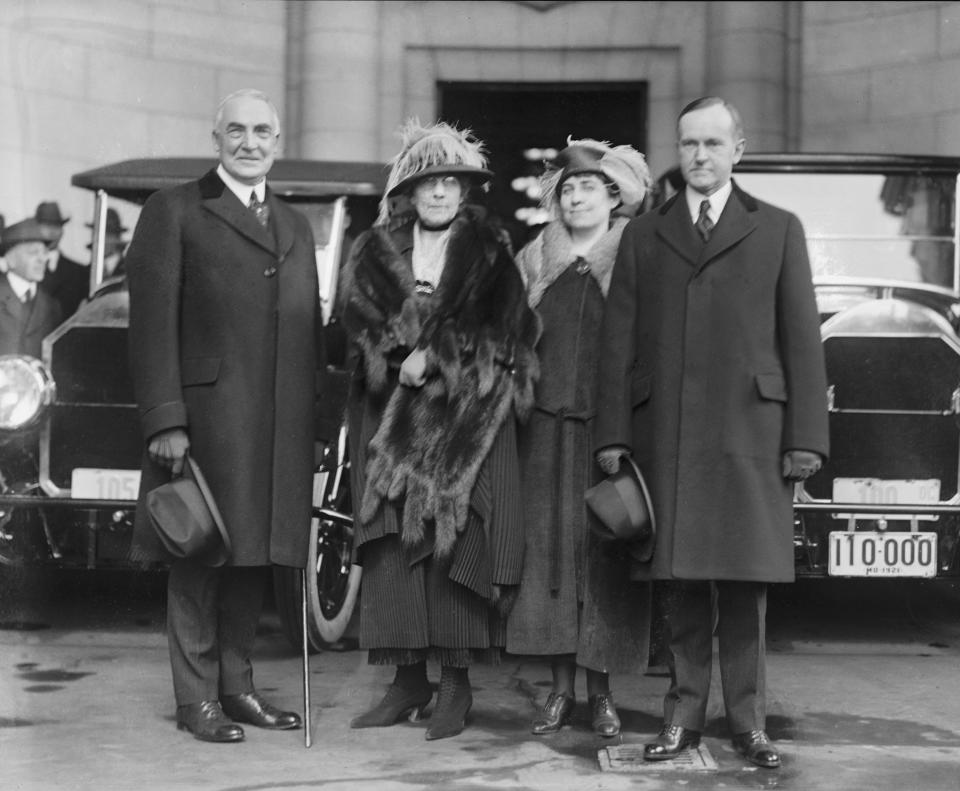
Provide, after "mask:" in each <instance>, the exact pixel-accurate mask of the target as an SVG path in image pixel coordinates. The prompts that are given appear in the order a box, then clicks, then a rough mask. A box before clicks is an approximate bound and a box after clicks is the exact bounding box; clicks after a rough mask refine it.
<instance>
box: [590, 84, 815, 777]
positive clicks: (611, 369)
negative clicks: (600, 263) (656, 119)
mask: <svg viewBox="0 0 960 791" xmlns="http://www.w3.org/2000/svg"><path fill="white" fill-rule="evenodd" d="M678 136H679V156H680V166H681V170H682V172H683V176H684V180H685V182H686V187H685V189H684V190H683V191H681V192H679V193H678V194H677V195H676V196H674V198H672V199H671V200H670V201H668V202H667V203H666V204H665V205H664V206H663V207H661V208H660V209H657V210H653V211H650V212H648V213H647V214H645V215H643V216H641V217H639V218H637V219H635V220H633V221H632V222H631V223H630V225H629V226H628V227H627V229H626V230H625V231H624V234H623V239H622V241H621V244H620V249H619V253H618V258H617V262H616V264H615V267H614V272H613V279H612V283H611V286H610V295H609V298H608V300H607V312H606V315H605V320H604V326H603V330H602V339H601V346H600V348H601V349H602V350H604V351H603V359H602V361H601V369H600V393H601V395H600V402H599V407H598V409H599V411H598V415H597V434H596V443H597V445H596V446H597V448H598V453H597V457H598V461H599V462H600V464H601V466H602V467H603V468H604V470H605V471H606V472H611V471H614V470H616V469H617V468H618V467H619V459H620V456H621V455H622V454H624V453H626V452H629V453H631V454H632V455H633V457H634V458H635V460H636V461H637V463H638V464H639V466H640V468H641V470H642V471H643V474H644V476H645V477H646V479H647V481H648V483H649V486H650V489H651V496H652V500H653V507H654V511H655V514H656V523H657V544H656V550H655V552H654V555H653V558H652V560H651V562H650V564H649V565H648V566H646V567H645V568H644V569H643V570H642V573H643V574H645V575H647V576H649V577H650V578H652V579H655V580H667V581H670V583H669V584H668V585H667V586H666V587H668V588H669V600H670V602H671V605H670V607H669V608H668V612H667V614H666V621H667V630H668V639H669V643H670V649H671V653H672V660H673V661H672V667H671V676H672V678H671V686H670V689H669V691H668V693H667V695H666V698H665V702H664V724H663V728H662V730H661V731H660V733H659V735H658V736H657V738H656V740H655V741H654V742H653V743H651V744H648V745H647V746H646V747H645V752H644V757H645V758H647V759H648V760H663V759H669V758H672V757H674V756H675V755H677V754H678V753H679V752H681V751H682V750H683V749H685V748H686V747H690V746H696V745H697V744H699V740H700V733H701V731H702V730H703V726H704V723H705V718H706V708H707V694H708V691H709V688H710V677H711V665H712V653H713V649H712V636H713V631H714V607H713V604H712V599H713V597H715V600H716V602H717V613H718V615H717V624H716V628H717V634H718V637H719V659H720V675H721V680H722V685H723V697H724V704H725V707H726V715H727V721H728V724H729V726H730V729H731V732H732V733H733V735H734V745H735V747H736V748H737V749H738V750H739V752H741V753H742V754H743V755H745V756H746V757H747V759H748V760H750V761H751V762H753V763H755V764H757V765H759V766H763V767H767V768H775V767H778V766H779V765H780V756H779V753H778V751H777V750H776V748H775V747H774V745H773V744H772V743H771V742H770V741H769V738H768V737H767V734H766V731H765V728H766V725H765V720H766V710H765V646H764V634H765V618H766V586H767V583H770V582H791V581H793V579H794V567H793V519H792V481H796V480H802V479H804V478H806V477H808V476H809V475H812V474H813V473H814V472H816V470H817V469H819V467H820V465H821V464H822V462H823V459H824V458H825V457H826V455H827V453H828V450H829V447H828V430H827V404H826V375H825V368H824V360H823V351H822V347H821V342H820V332H819V316H818V312H817V306H816V300H815V296H814V291H813V287H812V282H811V273H810V265H809V262H808V259H807V253H806V243H805V239H804V233H803V228H802V227H801V225H800V222H799V220H798V219H797V218H796V217H795V216H794V215H792V214H790V213H788V212H786V211H783V210H781V209H778V208H776V207H774V206H771V205H769V204H766V203H763V202H761V201H759V200H757V199H756V198H754V197H753V196H751V195H748V194H747V193H745V192H743V191H742V190H740V189H739V187H738V186H737V185H736V184H735V183H734V182H733V181H732V180H731V177H730V176H731V172H732V170H733V166H734V164H736V163H737V162H738V161H739V160H740V157H741V156H742V153H743V148H744V138H743V131H742V123H741V121H740V116H739V114H738V113H737V111H736V110H735V109H734V108H733V107H732V106H731V105H729V104H728V103H726V102H724V101H723V100H722V99H719V98H716V97H707V98H704V99H700V100H697V101H695V102H693V103H691V104H690V105H688V106H687V107H686V108H684V110H683V111H682V112H681V114H680V117H679V119H678Z"/></svg>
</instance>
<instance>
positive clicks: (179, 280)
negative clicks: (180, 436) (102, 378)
mask: <svg viewBox="0 0 960 791" xmlns="http://www.w3.org/2000/svg"><path fill="white" fill-rule="evenodd" d="M267 203H268V205H269V207H270V214H271V222H272V225H273V231H272V232H271V230H268V229H265V228H263V227H261V226H260V225H259V223H258V222H257V220H256V218H255V217H254V215H253V213H252V212H251V211H249V210H248V209H247V208H246V207H245V206H244V205H243V204H242V203H241V202H240V200H239V199H238V198H237V197H236V196H235V195H234V194H233V193H232V192H231V191H230V190H229V189H227V188H226V187H225V185H224V184H223V182H222V181H221V180H220V178H219V177H218V176H217V174H216V171H215V170H212V171H210V172H208V173H207V174H206V175H205V176H204V177H203V178H201V179H200V180H199V181H193V182H190V183H188V184H184V185H181V186H177V187H173V188H170V189H167V190H163V191H160V192H158V193H156V194H154V195H153V196H151V198H150V199H149V200H148V201H147V203H146V205H145V206H144V208H143V212H142V214H141V216H140V220H139V222H138V227H137V232H136V234H135V236H134V239H133V242H132V243H131V245H130V249H129V252H128V254H127V257H126V266H127V272H128V280H129V286H130V360H131V367H132V374H133V380H134V387H135V391H136V396H137V400H138V403H139V405H140V417H141V423H142V428H143V436H144V438H145V439H149V438H150V437H151V436H153V435H154V434H156V433H157V432H159V431H163V430H165V429H170V428H176V427H183V428H186V430H187V432H188V434H189V437H190V453H191V455H192V456H193V458H194V459H195V460H196V461H197V462H198V464H199V466H200V469H201V470H202V471H203V474H204V477H205V478H206V479H207V482H208V483H209V485H210V489H211V491H212V492H213V496H214V499H215V500H216V503H217V506H218V507H219V509H220V512H221V514H222V515H223V518H224V522H225V524H226V527H227V530H228V532H229V534H230V537H231V541H232V544H233V558H232V561H231V562H232V563H233V564H234V565H240V566H258V565H266V564H268V563H277V564H282V565H289V566H302V565H303V564H304V562H305V559H306V549H307V541H308V534H309V525H310V512H311V497H312V481H313V467H314V436H313V435H314V432H313V420H314V393H315V375H316V364H317V358H316V350H315V347H316V341H315V338H316V332H315V330H316V322H317V320H318V318H317V317H318V315H319V297H318V288H317V270H316V263H315V253H314V246H313V234H312V232H311V230H310V226H309V223H308V222H307V220H306V218H305V217H303V216H302V215H301V214H300V213H298V212H296V211H295V210H294V209H292V208H290V207H289V206H287V205H286V204H284V203H283V202H282V201H281V200H279V199H278V198H276V196H275V195H273V194H272V193H271V192H270V190H269V189H268V190H267ZM142 472H143V477H142V482H141V487H140V503H139V504H138V509H137V519H136V524H135V528H134V554H135V556H138V557H144V558H149V559H165V558H166V557H167V556H166V555H165V554H164V552H163V550H162V548H161V546H160V545H159V542H158V541H157V540H156V537H155V536H154V534H153V531H152V529H151V527H150V524H149V520H148V519H147V518H146V514H145V508H144V496H145V493H146V492H148V491H149V490H150V489H152V488H154V487H156V486H158V485H159V484H161V483H163V482H165V481H166V480H167V479H168V473H167V472H166V471H165V470H164V469H162V468H160V467H159V466H157V465H156V464H154V463H153V462H151V461H150V459H149V458H148V457H147V456H146V454H145V455H144V459H143V467H142Z"/></svg>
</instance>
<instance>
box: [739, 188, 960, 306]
mask: <svg viewBox="0 0 960 791" xmlns="http://www.w3.org/2000/svg"><path fill="white" fill-rule="evenodd" d="M736 180H737V182H738V183H739V184H740V185H741V186H742V187H743V188H744V189H745V190H746V191H747V192H749V193H751V194H753V195H755V196H756V197H757V198H759V199H760V200H767V201H769V202H770V203H773V204H775V205H777V206H781V207H783V208H785V209H787V210H789V211H792V212H793V213H794V214H796V215H797V216H798V217H799V218H800V221H801V222H802V223H803V227H804V231H805V232H806V235H807V246H808V250H809V253H810V265H811V267H812V269H813V275H814V280H815V281H816V282H818V283H846V282H867V281H869V282H874V283H876V282H887V281H890V282H894V283H907V284H923V285H926V286H929V287H934V288H938V289H947V290H950V291H955V290H956V288H957V279H956V278H957V276H956V268H957V267H956V244H955V233H956V220H955V213H956V206H955V201H956V178H955V177H954V176H953V175H939V174H886V175H885V174H875V173H738V174H737V175H736Z"/></svg>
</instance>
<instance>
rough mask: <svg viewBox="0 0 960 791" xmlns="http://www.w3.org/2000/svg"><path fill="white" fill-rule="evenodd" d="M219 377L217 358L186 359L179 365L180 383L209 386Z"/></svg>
mask: <svg viewBox="0 0 960 791" xmlns="http://www.w3.org/2000/svg"><path fill="white" fill-rule="evenodd" d="M218 376H220V358H219V357H188V358H187V359H185V360H184V361H183V362H182V363H181V364H180V383H181V384H182V385H183V386H184V387H189V386H190V385H209V384H213V383H214V382H216V381H217V377H218Z"/></svg>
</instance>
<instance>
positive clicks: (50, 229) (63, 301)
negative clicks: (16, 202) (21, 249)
mask: <svg viewBox="0 0 960 791" xmlns="http://www.w3.org/2000/svg"><path fill="white" fill-rule="evenodd" d="M34 219H35V220H36V221H37V223H39V225H40V227H41V228H42V229H43V232H44V235H45V236H46V241H47V247H48V249H49V252H48V254H47V274H46V276H45V277H44V279H43V289H44V291H46V292H47V293H48V294H49V295H50V296H52V297H53V298H54V299H55V300H56V301H57V302H58V303H60V311H61V314H62V316H63V318H64V319H67V318H69V317H70V316H72V315H73V314H74V313H75V312H76V310H77V308H78V307H79V306H80V303H81V302H83V300H85V299H86V298H87V297H88V296H89V291H90V267H88V266H84V265H83V264H80V263H78V262H77V261H74V260H73V259H71V258H68V257H67V256H66V255H64V254H63V251H62V250H61V249H60V241H61V239H63V226H64V225H66V224H67V223H68V222H69V221H70V218H69V217H64V216H63V215H62V214H61V213H60V206H59V204H57V203H56V202H54V201H45V202H43V203H41V204H39V205H38V206H37V211H36V213H35V214H34Z"/></svg>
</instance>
